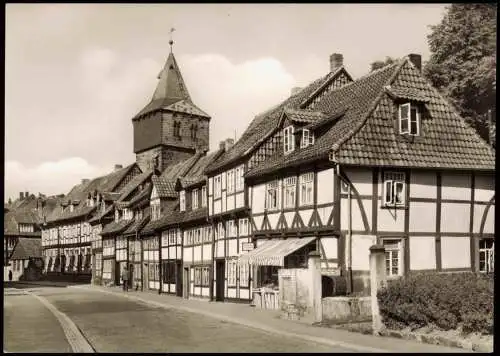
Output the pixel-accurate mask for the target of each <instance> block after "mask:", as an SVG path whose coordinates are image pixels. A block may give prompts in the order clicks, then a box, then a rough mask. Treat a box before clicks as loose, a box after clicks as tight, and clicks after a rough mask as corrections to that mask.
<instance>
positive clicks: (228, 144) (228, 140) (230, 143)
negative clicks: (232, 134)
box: [225, 138, 234, 151]
mask: <svg viewBox="0 0 500 356" xmlns="http://www.w3.org/2000/svg"><path fill="white" fill-rule="evenodd" d="M225 142H226V145H225V149H226V151H229V149H230V148H231V147H233V145H234V139H232V138H226V141H225Z"/></svg>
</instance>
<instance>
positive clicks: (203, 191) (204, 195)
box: [201, 185, 207, 208]
mask: <svg viewBox="0 0 500 356" xmlns="http://www.w3.org/2000/svg"><path fill="white" fill-rule="evenodd" d="M206 206H207V186H206V185H204V186H203V187H201V207H202V208H204V207H206Z"/></svg>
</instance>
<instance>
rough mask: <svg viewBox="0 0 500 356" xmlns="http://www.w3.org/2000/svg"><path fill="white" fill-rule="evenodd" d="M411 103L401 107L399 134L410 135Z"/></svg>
mask: <svg viewBox="0 0 500 356" xmlns="http://www.w3.org/2000/svg"><path fill="white" fill-rule="evenodd" d="M410 110H411V105H410V103H406V104H402V105H400V106H399V133H401V134H408V133H410V122H409V121H410Z"/></svg>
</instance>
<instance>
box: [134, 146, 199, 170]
mask: <svg viewBox="0 0 500 356" xmlns="http://www.w3.org/2000/svg"><path fill="white" fill-rule="evenodd" d="M194 153H195V152H194V151H192V152H189V151H187V150H185V149H182V148H174V147H165V146H158V147H154V148H151V149H149V150H147V151H144V152H141V153H138V154H136V162H137V164H138V165H139V167H140V168H141V170H142V171H145V170H147V169H149V167H150V164H151V161H152V159H153V157H155V156H158V165H159V169H160V171H162V172H163V170H164V169H165V168H166V167H168V166H169V165H171V164H174V163H176V162H180V161H183V160H186V159H188V158H190V157H191V156H192V155H193V154H194Z"/></svg>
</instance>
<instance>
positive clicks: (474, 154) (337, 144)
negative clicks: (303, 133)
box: [246, 58, 495, 177]
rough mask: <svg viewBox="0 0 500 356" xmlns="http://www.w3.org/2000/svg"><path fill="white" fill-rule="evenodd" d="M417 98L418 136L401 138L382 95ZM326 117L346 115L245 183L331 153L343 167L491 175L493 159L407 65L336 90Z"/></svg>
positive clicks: (321, 106)
mask: <svg viewBox="0 0 500 356" xmlns="http://www.w3.org/2000/svg"><path fill="white" fill-rule="evenodd" d="M389 85H390V87H391V89H394V91H396V92H398V93H419V99H422V98H424V99H426V100H425V102H424V103H422V105H425V110H424V113H425V115H424V116H423V118H422V124H421V125H422V126H421V133H422V134H421V135H420V136H419V137H415V138H414V139H407V138H406V137H403V136H402V135H399V133H398V132H396V130H395V128H394V123H393V121H394V120H395V117H396V116H395V115H396V113H397V106H396V104H395V102H394V99H393V97H392V96H391V95H389V93H387V92H386V91H385V90H384V87H386V86H389ZM316 108H317V109H318V110H321V111H324V112H327V113H328V112H332V111H335V110H336V108H345V109H346V112H345V114H344V115H343V116H342V117H341V118H339V120H337V121H336V122H335V123H334V124H333V126H332V127H331V128H330V129H329V130H327V131H326V133H325V134H323V135H322V136H320V137H318V139H317V140H316V142H315V144H314V145H312V146H309V147H307V148H304V149H300V150H298V151H296V152H293V153H291V154H289V155H287V156H284V155H283V153H282V152H279V153H278V154H277V155H275V156H274V157H272V158H270V159H268V160H266V161H265V162H264V163H263V164H261V165H259V166H257V167H255V168H254V169H252V170H251V171H249V172H247V174H246V176H247V177H255V176H259V175H263V174H267V173H270V172H272V171H274V170H276V169H281V168H284V167H290V166H295V165H300V164H303V163H306V162H312V161H314V160H316V159H319V158H327V157H328V154H329V152H330V151H331V150H333V151H334V153H335V160H336V162H338V163H341V164H352V165H365V166H366V165H368V166H390V167H410V168H448V169H466V170H470V169H472V170H494V169H495V154H494V151H493V150H492V149H491V147H490V146H488V145H487V144H486V143H485V142H484V141H483V140H482V139H481V138H480V137H479V136H478V135H477V134H476V132H475V131H474V130H473V129H472V128H470V127H469V126H468V125H467V124H466V123H465V121H464V120H463V119H462V118H461V117H460V116H459V115H458V114H457V113H456V112H455V110H454V108H453V107H452V106H451V105H450V104H449V103H448V102H447V101H446V100H445V99H444V98H443V97H442V96H441V95H440V94H439V93H438V92H437V90H436V89H434V88H432V86H431V85H430V84H428V83H427V82H426V81H425V79H424V78H423V77H422V75H421V74H420V73H419V71H418V70H417V69H416V68H415V67H414V66H413V64H412V63H410V62H409V60H408V59H406V58H405V59H403V60H400V61H398V62H396V63H394V64H392V65H389V66H386V67H384V68H382V69H379V70H377V71H374V72H372V73H370V74H368V75H366V76H364V77H362V78H360V79H358V80H356V81H354V82H352V83H350V84H347V85H346V86H344V87H342V88H339V89H337V90H334V91H332V92H330V93H328V94H327V95H325V97H324V98H323V99H322V100H321V101H320V102H319V103H318V104H317V106H316Z"/></svg>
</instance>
